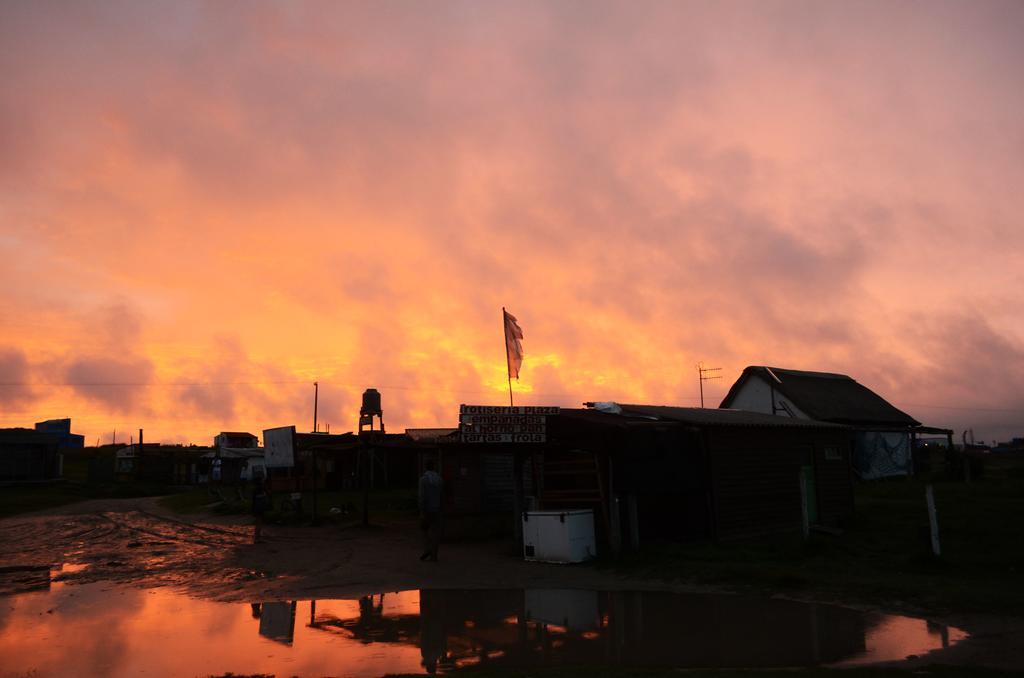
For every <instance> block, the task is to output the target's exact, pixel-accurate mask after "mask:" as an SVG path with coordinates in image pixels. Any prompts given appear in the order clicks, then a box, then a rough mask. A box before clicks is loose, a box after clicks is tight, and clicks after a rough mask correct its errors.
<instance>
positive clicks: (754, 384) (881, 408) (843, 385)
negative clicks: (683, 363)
mask: <svg viewBox="0 0 1024 678" xmlns="http://www.w3.org/2000/svg"><path fill="white" fill-rule="evenodd" d="M720 407H722V408H736V409H742V410H749V411H753V412H763V413H765V414H771V415H777V416H780V417H789V418H794V419H805V420H806V419H816V420H818V421H825V422H830V423H834V424H843V425H845V426H849V427H850V428H852V429H853V431H854V451H853V469H854V471H855V472H856V473H857V475H858V476H859V477H860V478H861V479H864V480H872V479H875V478H885V477H889V476H905V475H909V474H912V473H914V471H915V463H916V466H917V468H918V469H921V468H923V466H924V464H926V463H927V457H926V455H922V456H921V459H919V460H915V459H914V448H915V446H916V440H917V438H919V437H920V436H922V435H941V436H943V437H945V438H946V439H947V443H948V446H949V448H950V449H952V447H953V432H952V431H951V430H949V429H944V428H934V427H930V426H923V425H922V424H921V422H919V421H917V420H916V419H914V418H913V417H911V416H910V415H909V414H907V413H906V412H903V411H902V410H899V409H897V408H896V407H895V406H893V405H892V404H891V403H889V402H888V401H886V400H885V399H884V398H882V397H881V396H880V395H878V394H877V393H875V392H874V391H872V390H871V389H869V388H867V387H866V386H864V385H863V384H860V383H858V382H857V381H856V380H854V379H853V378H852V377H849V376H847V375H845V374H836V373H832V372H807V371H803V370H790V369H784V368H781V367H766V366H763V365H751V366H749V367H747V368H745V369H744V370H743V374H741V375H740V377H739V379H737V380H736V383H734V384H733V385H732V387H731V388H730V389H729V393H728V394H726V396H725V398H724V399H723V400H722V404H721V405H720Z"/></svg>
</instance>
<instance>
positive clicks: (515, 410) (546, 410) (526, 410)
mask: <svg viewBox="0 0 1024 678" xmlns="http://www.w3.org/2000/svg"><path fill="white" fill-rule="evenodd" d="M558 411H559V408H558V407H536V406H525V407H510V406H508V405H459V416H462V415H464V414H539V415H545V416H546V415H551V414H558Z"/></svg>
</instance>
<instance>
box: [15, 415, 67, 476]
mask: <svg viewBox="0 0 1024 678" xmlns="http://www.w3.org/2000/svg"><path fill="white" fill-rule="evenodd" d="M60 445H61V438H60V436H59V435H57V434H54V433H44V432H42V431H36V430H33V429H29V428H5V429H0V482H32V481H45V480H55V479H57V478H60V477H61V475H62V474H63V468H62V457H61V453H60Z"/></svg>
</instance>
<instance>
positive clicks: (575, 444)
mask: <svg viewBox="0 0 1024 678" xmlns="http://www.w3.org/2000/svg"><path fill="white" fill-rule="evenodd" d="M608 405H609V406H608V407H605V408H603V410H599V409H596V408H591V409H562V410H560V411H559V413H558V414H557V415H552V416H549V417H548V418H547V424H546V436H545V437H546V439H545V441H544V442H539V443H519V444H511V443H500V444H487V443H462V442H452V443H451V444H448V445H441V446H439V447H438V454H439V456H440V457H441V459H442V464H441V467H442V469H443V474H442V475H443V477H444V480H445V493H446V495H450V496H448V497H446V510H447V511H449V512H454V513H464V512H467V511H471V510H474V509H475V510H477V511H488V510H490V511H507V510H508V508H509V507H512V509H513V510H512V518H513V521H514V523H513V524H515V523H516V522H517V521H518V518H519V512H520V511H521V510H523V509H525V508H529V507H530V506H533V507H536V508H538V509H542V510H557V509H567V510H568V509H581V508H582V509H586V508H590V509H593V510H594V513H595V525H596V528H597V531H598V538H599V541H600V542H602V543H603V544H604V545H605V546H607V547H610V548H611V549H612V550H618V549H619V548H621V547H623V546H630V547H634V548H635V547H637V546H639V544H640V543H641V541H646V540H679V541H689V540H702V539H715V540H730V539H741V538H747V537H755V536H761V535H772V534H785V533H789V534H800V533H801V531H802V529H803V528H804V524H805V523H804V512H805V511H806V514H807V522H808V523H809V524H819V525H837V524H839V523H841V522H842V521H843V520H844V519H845V518H847V517H849V516H850V515H852V513H853V489H852V479H851V475H850V430H849V429H848V428H847V427H845V426H841V425H836V424H829V423H825V422H819V421H808V420H790V419H783V418H781V417H773V416H770V415H765V414H759V413H755V412H737V411H728V410H715V409H700V408H680V407H655V406H645V405H615V404H608Z"/></svg>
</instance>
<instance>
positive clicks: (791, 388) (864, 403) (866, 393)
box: [721, 365, 921, 426]
mask: <svg viewBox="0 0 1024 678" xmlns="http://www.w3.org/2000/svg"><path fill="white" fill-rule="evenodd" d="M754 376H756V377H759V378H760V379H763V380H764V381H766V382H768V383H769V384H771V385H772V386H773V388H774V389H775V390H776V391H778V392H779V393H780V394H781V395H783V396H785V397H786V398H788V399H789V400H791V401H793V403H794V404H795V405H796V406H797V407H799V408H800V409H801V410H802V411H804V412H806V413H807V415H808V416H809V417H812V418H814V419H818V420H819V421H829V422H835V423H842V424H861V425H863V424H883V425H890V426H892V425H895V426H918V425H920V423H921V422H919V421H917V420H916V419H914V418H913V417H911V416H910V415H909V414H907V413H906V412H903V411H901V410H898V409H896V408H895V407H893V406H892V405H891V404H889V403H888V402H887V401H886V400H885V399H884V398H882V397H881V396H880V395H878V394H877V393H875V392H874V391H872V390H871V389H869V388H868V387H866V386H864V385H863V384H860V383H858V382H857V381H856V380H854V379H853V378H852V377H849V376H847V375H845V374H835V373H831V372H805V371H802V370H790V369H785V368H781V367H766V366H763V365H751V366H749V367H747V368H746V369H744V370H743V374H742V375H740V378H739V379H737V380H736V383H735V384H733V385H732V388H731V389H729V393H728V394H727V395H726V396H725V399H724V400H722V405H721V406H722V407H723V408H725V407H729V405H731V404H732V402H733V400H734V399H735V397H736V395H737V394H738V393H739V390H740V388H741V387H742V386H743V384H744V383H746V381H747V380H748V379H750V378H751V377H754ZM769 416H770V415H769Z"/></svg>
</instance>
